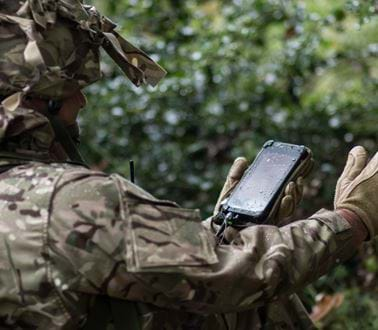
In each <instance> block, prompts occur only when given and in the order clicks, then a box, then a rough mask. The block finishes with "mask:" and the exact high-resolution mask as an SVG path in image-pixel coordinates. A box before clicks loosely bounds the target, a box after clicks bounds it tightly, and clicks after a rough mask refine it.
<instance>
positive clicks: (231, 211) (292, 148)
mask: <svg viewBox="0 0 378 330" xmlns="http://www.w3.org/2000/svg"><path fill="white" fill-rule="evenodd" d="M267 151H274V153H277V154H280V153H281V154H285V156H287V155H289V156H291V157H292V164H290V167H289V170H288V172H287V173H286V175H285V176H284V177H281V178H278V180H277V182H276V184H275V189H274V193H272V194H271V196H270V199H269V201H268V202H267V203H266V205H265V207H264V208H263V210H262V211H258V212H257V211H255V210H253V209H248V208H240V207H236V206H235V205H234V204H237V203H234V196H235V195H237V194H238V191H239V190H240V189H242V187H243V188H245V185H246V184H247V185H248V184H250V185H251V189H257V187H253V182H250V183H249V182H248V179H249V177H251V174H252V172H253V171H256V170H257V171H260V172H261V173H264V168H262V167H261V165H260V161H261V159H263V157H264V153H266V152H267ZM308 154H309V152H308V149H307V148H306V147H305V146H300V145H294V144H288V143H283V142H277V141H272V140H271V141H267V142H266V143H265V144H264V146H263V148H262V150H261V151H260V152H259V154H258V155H257V157H256V159H255V161H254V162H253V164H252V165H251V166H250V167H249V168H248V169H247V170H246V172H245V174H244V176H243V178H242V179H241V180H240V182H239V183H238V185H237V186H236V187H235V189H234V191H233V192H232V193H231V195H230V197H229V198H228V200H227V201H226V203H225V204H224V205H223V207H222V212H223V216H224V217H229V219H230V220H231V223H232V225H233V226H236V227H237V226H238V225H243V226H244V225H245V224H246V223H255V224H262V223H266V222H267V219H268V217H269V214H270V213H271V211H272V208H273V206H274V205H275V203H276V201H277V199H278V198H280V196H281V195H282V193H283V189H284V188H285V187H286V185H287V183H288V182H289V180H290V179H291V178H292V175H293V173H294V172H295V171H296V169H297V168H298V166H299V165H300V164H301V163H302V162H303V160H305V159H306V158H307V156H308ZM259 166H260V167H259ZM261 193H264V192H261Z"/></svg>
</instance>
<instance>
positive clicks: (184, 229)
mask: <svg viewBox="0 0 378 330" xmlns="http://www.w3.org/2000/svg"><path fill="white" fill-rule="evenodd" d="M25 114H27V115H25ZM15 118H17V120H16V121H14V120H15ZM0 119H1V120H0V126H3V128H4V129H3V130H1V129H0V134H1V135H0V141H1V143H2V144H1V152H0V154H1V156H0V169H1V166H2V168H3V171H2V173H1V174H0V209H1V213H0V214H1V216H0V328H1V329H78V328H80V326H81V324H83V322H84V321H85V318H86V316H87V313H88V311H89V310H90V308H91V304H92V302H93V299H92V298H93V297H95V296H97V295H107V296H109V297H114V298H119V299H125V300H129V301H134V302H135V304H136V306H137V310H138V313H139V318H140V320H141V322H142V329H143V330H146V329H172V330H173V329H232V330H236V329H237V330H244V329H311V328H312V327H313V325H312V323H311V321H310V320H309V318H308V316H307V313H306V312H305V310H304V308H303V306H302V304H301V302H300V301H299V299H298V298H297V296H296V295H295V294H294V293H295V292H296V291H297V290H300V289H301V288H303V287H304V286H305V285H306V284H308V283H310V282H311V281H314V280H315V279H317V278H318V277H319V276H321V275H322V274H324V273H326V272H327V271H328V270H329V269H330V268H331V267H332V266H333V265H335V264H336V263H337V262H339V261H342V260H345V259H346V258H348V257H350V256H351V254H353V253H354V247H353V244H352V233H351V229H350V226H349V224H348V222H346V221H345V220H344V219H343V218H341V217H340V216H338V215H337V214H335V213H334V212H329V211H324V210H323V211H320V212H318V213H316V214H315V215H313V216H312V217H310V218H309V219H306V220H301V221H296V222H294V223H292V224H290V225H286V226H284V227H281V228H278V227H274V226H254V227H250V228H247V229H244V230H242V231H241V232H240V234H239V235H238V236H237V237H236V239H235V240H234V241H233V242H232V243H231V244H230V245H222V246H217V245H216V243H215V240H214V237H213V233H212V232H210V231H209V230H208V229H207V228H206V227H205V226H204V225H203V224H202V223H201V218H200V214H199V212H198V210H189V209H183V208H180V207H178V206H177V204H175V203H173V202H170V201H165V200H159V199H156V198H154V197H153V196H151V195H150V194H149V193H147V192H145V191H144V190H142V189H141V188H139V187H137V186H135V185H134V184H132V183H130V182H129V181H127V180H126V179H124V178H122V177H121V176H119V175H115V174H113V175H108V174H104V173H101V172H96V171H91V170H89V169H87V168H85V167H82V166H79V165H73V164H68V163H57V162H53V161H52V160H50V161H49V160H48V154H49V147H50V146H49V145H48V144H47V143H46V141H50V142H51V141H53V133H52V132H51V128H50V126H49V124H48V123H47V122H46V121H45V120H46V119H45V118H44V117H43V116H41V115H39V114H37V113H33V111H30V110H27V111H26V110H25V109H23V110H22V111H19V112H18V110H16V111H15V112H13V113H12V114H7V113H5V112H4V110H3V109H2V108H1V107H0ZM36 122H37V124H35V123H36ZM12 123H13V124H12ZM48 136H50V139H47V137H48ZM17 141H23V142H22V143H19V144H17ZM26 141H29V142H28V143H27V142H26ZM51 143H52V142H51ZM30 157H34V158H37V159H40V161H32V160H28V158H30ZM9 167H10V168H9Z"/></svg>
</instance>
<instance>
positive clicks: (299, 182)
mask: <svg viewBox="0 0 378 330" xmlns="http://www.w3.org/2000/svg"><path fill="white" fill-rule="evenodd" d="M303 186H304V184H303V177H301V176H300V177H298V179H297V180H296V182H295V191H296V198H295V199H294V204H295V207H297V205H298V204H299V203H300V201H301V200H302V198H303Z"/></svg>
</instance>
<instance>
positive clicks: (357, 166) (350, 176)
mask: <svg viewBox="0 0 378 330" xmlns="http://www.w3.org/2000/svg"><path fill="white" fill-rule="evenodd" d="M367 157H368V154H367V152H366V150H365V148H364V147H361V146H357V147H354V148H353V149H352V150H351V151H350V152H349V155H348V160H347V162H346V164H345V168H344V171H343V173H342V174H341V176H340V179H341V178H343V179H347V180H348V181H349V182H350V181H353V180H354V179H355V178H356V177H357V176H358V175H359V174H360V173H361V171H362V170H363V169H364V167H365V166H366V163H367Z"/></svg>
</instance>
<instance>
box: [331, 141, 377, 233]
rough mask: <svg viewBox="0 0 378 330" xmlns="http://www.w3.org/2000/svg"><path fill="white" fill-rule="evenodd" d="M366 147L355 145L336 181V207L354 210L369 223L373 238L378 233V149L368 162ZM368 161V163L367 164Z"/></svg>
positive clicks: (365, 222)
mask: <svg viewBox="0 0 378 330" xmlns="http://www.w3.org/2000/svg"><path fill="white" fill-rule="evenodd" d="M367 159H368V155H367V152H366V150H365V149H364V148H363V147H360V146H358V147H354V148H353V149H352V150H351V151H350V153H349V156H348V160H347V163H346V165H345V168H344V171H343V173H342V174H341V177H340V178H339V180H338V182H337V185H336V193H335V200H334V206H335V210H338V209H347V210H350V211H352V212H354V213H355V214H356V215H358V217H359V218H360V219H361V220H362V221H363V223H364V224H365V225H366V227H367V229H368V231H369V236H370V239H373V238H374V237H375V236H376V235H378V153H376V154H375V156H374V157H373V158H372V159H371V160H370V162H369V163H368V164H367ZM366 164H367V165H366Z"/></svg>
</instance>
